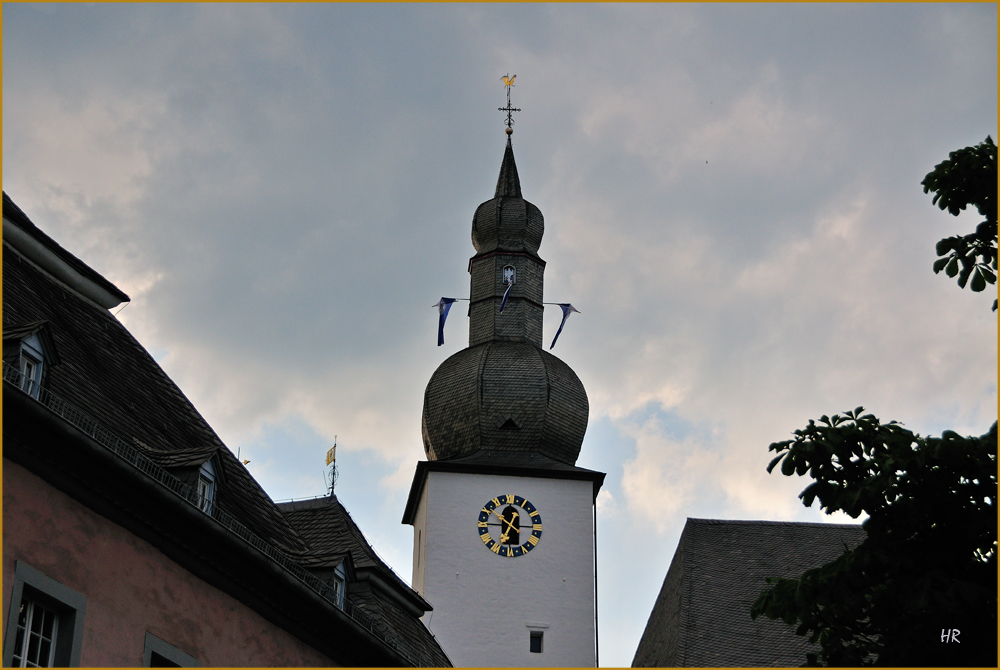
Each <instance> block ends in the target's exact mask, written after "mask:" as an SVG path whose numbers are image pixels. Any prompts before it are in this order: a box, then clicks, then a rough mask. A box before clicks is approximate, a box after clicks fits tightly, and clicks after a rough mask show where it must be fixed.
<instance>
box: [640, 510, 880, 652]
mask: <svg viewBox="0 0 1000 670" xmlns="http://www.w3.org/2000/svg"><path fill="white" fill-rule="evenodd" d="M864 535H865V533H864V529H863V528H862V527H861V526H860V525H841V524H822V523H794V522H782V521H721V520H713V519H688V520H687V523H686V524H685V526H684V532H683V533H682V534H681V539H680V542H678V545H677V551H676V552H675V553H674V557H673V560H672V561H671V564H670V569H669V570H668V571H667V576H666V578H665V579H664V580H663V586H662V588H661V590H660V594H659V595H658V596H657V598H656V603H655V605H654V606H653V611H652V613H651V614H650V616H649V621H648V622H647V624H646V629H645V631H644V632H643V634H642V638H641V639H640V641H639V646H638V649H636V653H635V658H634V659H633V661H632V666H633V667H671V666H672V667H740V666H744V667H746V666H757V667H768V666H770V667H779V666H780V667H785V666H800V665H803V664H804V663H805V662H806V652H807V651H815V647H814V646H813V645H809V643H808V640H807V638H806V637H804V636H798V635H795V628H794V627H793V626H789V625H787V624H785V623H783V622H781V621H777V620H772V619H767V618H765V617H760V618H758V619H757V620H756V621H755V620H752V619H751V618H750V605H751V604H753V602H754V601H755V600H756V599H757V596H758V595H759V594H760V592H761V591H763V590H764V589H765V588H767V582H766V581H765V580H766V578H767V577H798V576H799V575H801V574H802V573H803V572H805V571H806V570H808V569H810V568H815V567H819V566H820V565H823V564H825V563H828V562H830V561H832V560H833V559H835V558H837V557H838V556H839V555H841V554H842V553H843V552H844V551H845V549H846V548H853V547H855V546H857V545H858V544H860V543H861V542H862V541H863V540H864Z"/></svg>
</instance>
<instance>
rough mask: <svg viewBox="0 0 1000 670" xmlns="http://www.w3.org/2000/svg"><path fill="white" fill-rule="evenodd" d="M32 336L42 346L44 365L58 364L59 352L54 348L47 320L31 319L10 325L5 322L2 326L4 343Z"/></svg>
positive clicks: (20, 340)
mask: <svg viewBox="0 0 1000 670" xmlns="http://www.w3.org/2000/svg"><path fill="white" fill-rule="evenodd" d="M32 336H34V337H36V338H37V339H38V342H39V344H41V346H42V354H43V355H44V356H45V363H46V365H48V366H50V367H51V366H54V365H59V352H58V351H57V350H56V343H55V340H53V339H52V331H51V330H50V328H49V322H48V321H45V320H42V321H31V322H28V323H22V324H12V325H10V326H8V325H6V324H5V325H4V327H3V341H4V344H5V345H7V344H8V343H10V342H23V341H25V340H27V339H29V338H31V337H32ZM5 349H6V346H5ZM5 353H6V352H5Z"/></svg>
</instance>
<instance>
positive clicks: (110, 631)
mask: <svg viewBox="0 0 1000 670" xmlns="http://www.w3.org/2000/svg"><path fill="white" fill-rule="evenodd" d="M15 560H21V561H23V562H25V563H27V564H29V565H30V566H31V567H33V568H35V569H36V570H39V571H40V572H42V573H44V574H45V575H47V576H48V577H51V578H52V579H55V580H56V581H58V582H60V583H62V584H64V585H65V586H68V587H70V588H72V589H74V590H76V591H78V592H80V593H81V594H83V595H84V596H86V597H87V614H86V620H85V629H84V639H83V650H82V656H81V659H80V665H81V666H141V665H142V658H143V650H144V642H145V635H146V631H149V632H150V633H152V634H153V635H155V636H157V637H159V638H160V639H162V640H164V641H166V642H168V643H170V644H172V645H173V646H175V647H177V648H178V649H180V650H181V651H184V652H185V653H187V654H190V655H191V656H194V657H195V658H197V659H198V660H199V661H200V662H201V664H202V666H258V667H259V666H330V665H335V663H334V662H333V661H332V660H331V659H330V658H329V657H327V656H325V655H323V654H320V653H319V652H317V651H316V650H314V649H313V648H312V647H309V646H308V645H306V644H304V643H303V642H301V641H300V640H299V639H298V638H296V637H294V636H293V635H291V634H289V633H287V632H286V631H284V630H283V629H281V628H279V627H277V626H275V625H274V624H272V623H270V622H269V621H267V620H266V619H264V618H263V617H261V616H260V615H259V614H257V613H256V612H254V611H253V610H252V609H250V608H249V607H247V606H246V605H244V604H242V603H241V602H239V601H238V600H236V599H234V598H232V597H231V596H229V595H227V594H225V593H223V592H222V591H220V590H218V589H216V588H215V587H213V586H210V585H208V584H206V583H205V582H203V581H201V580H200V579H198V578H197V577H195V576H194V575H192V574H191V573H189V572H188V571H187V570H185V569H184V568H182V567H181V566H179V565H177V564H176V563H174V562H173V561H172V560H170V559H169V558H167V557H166V556H165V555H164V554H163V553H162V552H160V551H159V550H158V549H156V548H155V547H153V546H152V545H151V544H149V543H148V542H146V541H145V540H142V539H140V538H138V537H136V536H134V535H132V534H131V533H130V532H129V531H127V530H125V529H124V528H122V527H120V526H118V525H116V524H114V523H112V522H111V521H109V520H108V519H106V518H104V517H102V516H100V515H98V514H95V513H94V512H92V511H91V510H90V509H89V508H87V507H84V506H83V505H81V504H80V503H78V502H76V501H75V500H73V499H72V498H70V497H69V496H67V495H65V494H63V493H62V492H60V491H58V490H57V489H55V488H54V487H52V486H50V485H49V484H48V483H46V482H45V481H44V480H42V479H40V478H39V477H37V476H35V475H34V474H32V473H31V472H29V471H28V470H26V469H25V468H23V467H21V466H20V465H17V464H16V463H12V462H11V461H9V460H7V459H4V461H3V613H4V630H6V624H7V618H8V617H9V616H10V597H11V588H12V585H13V578H14V561H15Z"/></svg>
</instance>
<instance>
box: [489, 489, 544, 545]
mask: <svg viewBox="0 0 1000 670" xmlns="http://www.w3.org/2000/svg"><path fill="white" fill-rule="evenodd" d="M476 526H477V530H478V532H479V539H480V540H482V541H483V544H484V545H486V548H487V549H489V550H490V551H492V552H493V553H494V554H496V555H498V556H510V557H513V556H524V555H525V554H527V553H528V552H530V551H532V550H534V548H535V547H537V546H538V542H539V540H541V539H542V515H541V514H540V513H539V512H538V509H537V508H536V507H535V506H534V505H532V504H531V503H530V502H529V501H528V500H526V499H525V498H524V497H523V496H518V495H513V494H504V495H499V496H496V497H495V498H491V499H490V500H488V501H487V502H486V504H485V505H483V507H482V509H480V510H479V516H478V519H477V523H476Z"/></svg>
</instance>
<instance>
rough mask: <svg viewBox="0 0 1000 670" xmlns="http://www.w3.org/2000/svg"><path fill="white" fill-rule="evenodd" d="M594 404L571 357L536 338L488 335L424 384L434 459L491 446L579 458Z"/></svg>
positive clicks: (428, 443)
mask: <svg viewBox="0 0 1000 670" xmlns="http://www.w3.org/2000/svg"><path fill="white" fill-rule="evenodd" d="M589 411H590V405H589V402H588V400H587V393H586V391H585V390H584V388H583V383H582V382H581V381H580V378H579V377H577V376H576V373H575V372H573V370H572V368H570V367H569V366H568V365H566V363H564V362H563V361H561V360H560V359H558V358H556V357H555V356H553V355H552V354H550V353H548V352H547V351H544V350H542V349H539V348H538V347H536V346H535V345H534V344H532V343H530V342H497V341H493V342H487V343H485V344H480V345H476V346H474V347H469V348H467V349H463V350H462V351H459V352H458V353H456V354H454V355H452V356H450V357H449V358H447V359H446V360H445V361H444V362H443V363H441V365H440V366H439V367H438V369H437V370H436V371H435V372H434V374H433V375H432V376H431V379H430V381H429V382H428V383H427V389H426V390H425V391H424V409H423V415H422V433H423V441H424V451H425V452H426V453H427V456H428V458H429V459H431V460H449V459H454V458H461V457H464V456H469V455H471V454H473V453H475V452H477V451H480V450H485V451H489V452H493V453H497V454H499V453H502V452H519V453H521V454H527V453H537V454H541V455H544V456H546V457H548V458H550V459H552V460H557V461H561V462H563V463H568V464H570V465H572V464H573V463H575V462H576V459H577V457H578V456H579V455H580V448H581V446H582V444H583V436H584V434H585V433H586V432H587V416H588V414H589Z"/></svg>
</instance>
